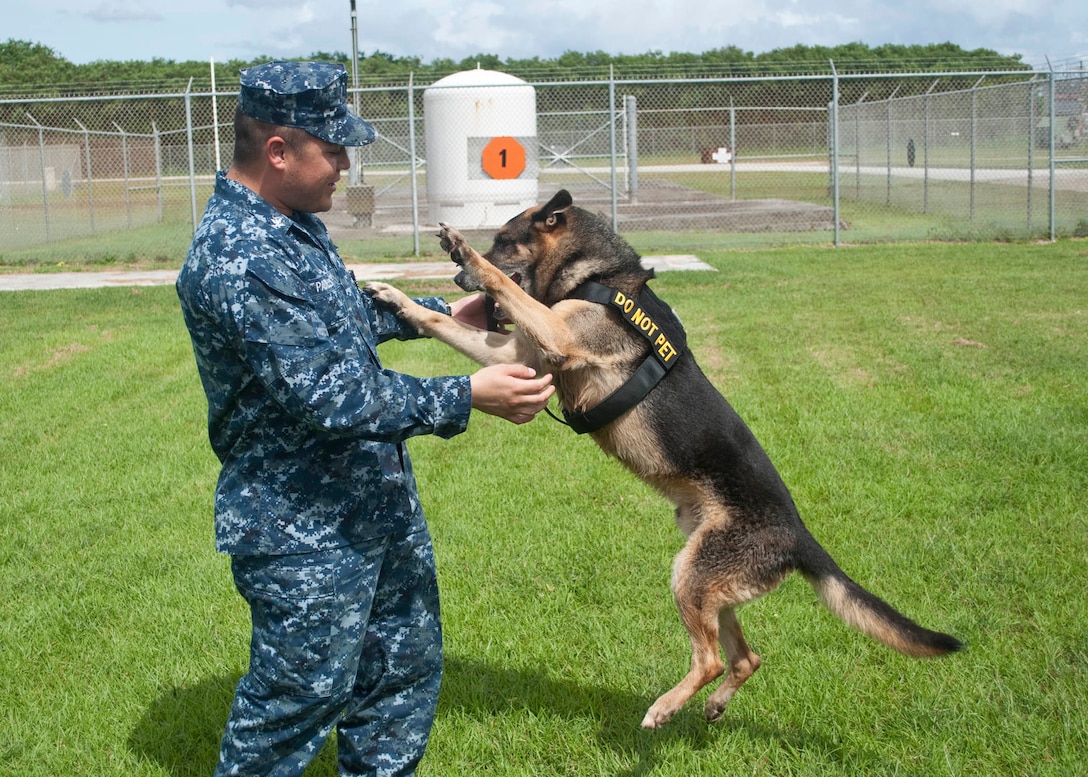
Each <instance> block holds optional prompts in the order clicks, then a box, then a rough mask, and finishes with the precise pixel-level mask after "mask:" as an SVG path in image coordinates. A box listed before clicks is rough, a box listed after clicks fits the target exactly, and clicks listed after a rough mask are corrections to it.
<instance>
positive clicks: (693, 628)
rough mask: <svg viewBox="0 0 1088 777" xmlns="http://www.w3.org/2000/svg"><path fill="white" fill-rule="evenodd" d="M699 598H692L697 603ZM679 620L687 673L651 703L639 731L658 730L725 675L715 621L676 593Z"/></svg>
mask: <svg viewBox="0 0 1088 777" xmlns="http://www.w3.org/2000/svg"><path fill="white" fill-rule="evenodd" d="M698 598H699V597H695V599H696V600H698ZM676 603H677V605H678V606H679V608H680V619H681V620H682V621H683V622H684V627H685V628H687V630H688V634H689V635H690V636H691V669H690V670H689V671H688V673H687V675H685V677H684V679H683V680H681V681H680V682H679V683H678V684H677V685H676V687H674V688H673V689H672V690H670V691H669V692H668V693H665V694H664V695H662V696H661V697H660V698H659V699H658V700H657V701H655V702H654V703H653V706H651V707H650V709H649V710H647V712H646V717H644V718H643V719H642V727H643V728H661V727H662V726H663V725H665V724H666V723H667V722H668V721H669V719H670V718H671V717H672V716H673V715H675V714H676V713H677V712H678V711H679V710H680V708H681V707H683V706H684V705H685V704H686V703H687V701H688V700H689V699H690V698H691V697H692V696H694V695H695V694H696V693H698V692H699V689H701V688H703V687H704V686H706V685H708V684H710V683H712V682H714V680H716V679H717V678H719V677H721V675H722V672H724V671H725V665H724V664H723V663H722V659H721V655H720V654H719V653H718V618H717V614H716V613H715V612H712V611H708V609H707V607H706V603H705V602H704V603H703V604H704V606H702V607H698V606H696V605H695V604H694V603H693V601H692V599H690V598H688V597H687V596H686V595H685V594H684V592H682V591H681V590H679V589H678V590H676Z"/></svg>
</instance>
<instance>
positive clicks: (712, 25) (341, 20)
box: [0, 0, 1088, 65]
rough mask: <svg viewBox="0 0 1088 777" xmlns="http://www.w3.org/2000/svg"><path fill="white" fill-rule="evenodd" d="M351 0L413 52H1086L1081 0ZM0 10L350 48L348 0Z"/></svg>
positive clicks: (231, 46) (179, 51)
mask: <svg viewBox="0 0 1088 777" xmlns="http://www.w3.org/2000/svg"><path fill="white" fill-rule="evenodd" d="M357 8H358V18H359V23H358V25H359V50H360V52H362V53H364V54H368V53H373V52H374V51H375V50H380V51H383V52H386V53H389V54H393V55H396V56H415V57H419V58H420V59H421V60H422V61H424V62H430V61H431V60H433V59H435V58H438V57H449V58H451V59H454V60H460V59H463V58H465V57H469V56H471V55H473V54H477V53H486V54H496V55H498V56H499V57H501V58H503V59H505V58H508V57H513V58H518V59H521V58H529V57H534V56H537V57H541V58H545V59H546V58H552V57H555V56H558V55H559V54H562V53H563V52H564V51H581V52H589V51H604V52H607V53H609V54H641V53H645V52H648V51H660V52H663V53H668V52H673V51H681V52H702V51H708V50H710V49H714V48H719V47H724V46H730V45H733V46H738V47H739V48H741V49H743V50H745V51H751V52H755V53H759V52H763V51H770V50H772V49H776V48H783V47H788V46H793V45H795V44H804V45H826V46H834V45H837V44H841V43H850V42H854V41H860V42H862V43H866V44H869V45H870V46H877V45H880V44H883V43H897V44H922V45H924V44H929V43H944V42H952V43H955V44H958V45H959V46H961V47H963V48H964V49H975V48H987V49H993V50H995V51H997V52H998V53H1000V54H1020V55H1022V56H1023V57H1024V60H1025V61H1026V62H1028V63H1029V64H1033V65H1036V64H1038V65H1043V64H1044V63H1045V61H1046V59H1045V58H1047V57H1049V58H1050V60H1051V61H1052V62H1054V63H1055V64H1057V63H1058V62H1068V60H1071V59H1077V58H1086V57H1088V2H1085V0H548V1H547V2H543V3H522V2H512V1H511V0H505V2H500V0H460V2H457V3H453V2H447V1H446V0H391V1H390V0H385V2H381V3H378V2H375V0H357ZM0 18H2V21H0V40H7V39H9V38H14V39H17V40H28V41H31V42H34V43H41V44H44V45H46V46H48V47H50V48H51V49H53V50H54V51H55V52H56V53H57V54H58V55H60V56H62V57H64V58H66V59H68V60H70V61H72V62H75V63H86V62H91V61H94V60H150V59H152V58H155V57H159V58H162V59H172V60H176V61H185V60H198V61H206V60H208V59H209V58H213V57H214V58H215V59H216V60H217V61H222V60H226V59H232V58H238V59H252V58H254V57H257V56H260V55H270V56H282V57H295V56H307V55H309V54H312V53H314V52H316V51H342V52H350V51H351V0H182V1H181V2H162V0H19V1H17V2H15V3H12V4H10V5H8V7H7V8H6V9H5V11H4V14H3V16H2V17H0Z"/></svg>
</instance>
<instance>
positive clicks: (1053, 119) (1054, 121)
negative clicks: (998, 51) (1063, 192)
mask: <svg viewBox="0 0 1088 777" xmlns="http://www.w3.org/2000/svg"><path fill="white" fill-rule="evenodd" d="M1046 64H1047V67H1049V68H1050V75H1049V81H1050V185H1049V186H1048V188H1049V190H1050V240H1051V242H1053V241H1054V240H1056V239H1057V232H1058V227H1057V223H1056V221H1055V219H1056V216H1055V215H1054V198H1055V194H1056V192H1055V189H1054V127H1055V126H1056V124H1057V121H1058V119H1057V116H1056V114H1055V111H1054V98H1055V94H1054V91H1055V86H1054V66H1053V65H1051V64H1050V58H1049V57H1047V60H1046Z"/></svg>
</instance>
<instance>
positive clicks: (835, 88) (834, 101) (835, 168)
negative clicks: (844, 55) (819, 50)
mask: <svg viewBox="0 0 1088 777" xmlns="http://www.w3.org/2000/svg"><path fill="white" fill-rule="evenodd" d="M828 61H829V62H831V211H832V215H833V216H834V218H835V247H836V248H837V247H838V245H839V221H840V218H839V72H838V71H837V70H836V69H835V62H834V60H828Z"/></svg>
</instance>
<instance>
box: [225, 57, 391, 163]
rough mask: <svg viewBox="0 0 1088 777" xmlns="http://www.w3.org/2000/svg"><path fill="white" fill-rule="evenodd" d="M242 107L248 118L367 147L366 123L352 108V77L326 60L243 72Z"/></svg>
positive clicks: (271, 64)
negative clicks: (350, 84) (349, 106)
mask: <svg viewBox="0 0 1088 777" xmlns="http://www.w3.org/2000/svg"><path fill="white" fill-rule="evenodd" d="M241 87H242V88H241V92H240V94H239V95H238V107H239V109H240V110H241V111H242V113H244V114H245V115H246V116H249V117H251V118H254V119H257V120H258V121H264V122H268V123H269V124H276V125H279V126H282V127H298V128H299V129H302V130H305V131H306V132H308V133H310V134H311V135H314V136H315V137H319V138H321V139H322V140H325V141H328V142H329V143H335V144H337V145H340V146H365V145H366V144H367V143H372V142H373V141H374V137H375V132H374V127H372V126H371V125H370V124H369V123H368V122H366V121H364V120H363V119H361V118H359V117H358V116H356V115H355V114H354V113H352V112H351V111H349V110H348V104H347V97H348V74H347V71H346V70H345V69H344V66H343V65H334V64H331V63H328V62H268V63H266V64H264V65H257V66H255V67H249V68H246V69H245V70H243V71H241Z"/></svg>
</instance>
